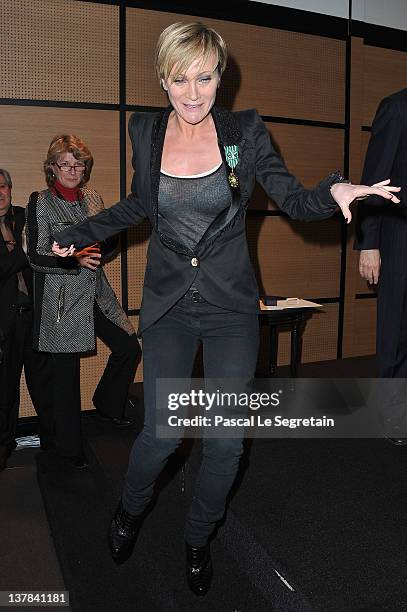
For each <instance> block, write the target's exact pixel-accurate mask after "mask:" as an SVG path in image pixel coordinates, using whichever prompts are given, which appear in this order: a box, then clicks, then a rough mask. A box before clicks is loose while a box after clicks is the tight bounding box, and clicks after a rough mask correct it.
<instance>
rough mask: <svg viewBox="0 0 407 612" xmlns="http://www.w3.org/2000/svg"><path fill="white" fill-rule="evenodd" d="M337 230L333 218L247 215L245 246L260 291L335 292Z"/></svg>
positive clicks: (330, 294) (331, 294) (325, 294)
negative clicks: (314, 221) (316, 219)
mask: <svg viewBox="0 0 407 612" xmlns="http://www.w3.org/2000/svg"><path fill="white" fill-rule="evenodd" d="M316 226H317V227H316ZM339 230H340V228H339V223H338V221H337V220H336V219H332V220H327V221H320V222H318V224H311V223H304V222H298V221H289V220H287V219H285V218H281V217H264V218H262V217H259V218H258V217H254V218H253V217H250V218H248V220H247V234H248V242H249V250H250V255H251V258H252V263H253V266H254V269H255V272H256V276H257V279H258V282H259V286H260V291H261V293H266V294H270V295H283V296H291V297H316V296H319V297H334V296H337V295H339V264H340V243H339Z"/></svg>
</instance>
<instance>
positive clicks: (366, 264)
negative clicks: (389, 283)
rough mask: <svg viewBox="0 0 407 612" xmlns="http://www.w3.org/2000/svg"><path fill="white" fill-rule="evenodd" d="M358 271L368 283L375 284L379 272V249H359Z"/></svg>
mask: <svg viewBox="0 0 407 612" xmlns="http://www.w3.org/2000/svg"><path fill="white" fill-rule="evenodd" d="M359 272H360V276H361V277H362V278H365V279H366V280H367V281H368V282H369V283H372V284H374V285H377V283H378V281H379V274H380V251H379V249H364V250H362V251H360V257H359Z"/></svg>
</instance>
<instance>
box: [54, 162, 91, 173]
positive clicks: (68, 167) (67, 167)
mask: <svg viewBox="0 0 407 612" xmlns="http://www.w3.org/2000/svg"><path fill="white" fill-rule="evenodd" d="M55 165H56V166H58V168H59V169H60V170H62V172H71V170H73V171H74V172H85V168H86V166H85V164H75V165H74V166H71V165H70V164H68V163H67V162H62V164H58V163H57V162H55Z"/></svg>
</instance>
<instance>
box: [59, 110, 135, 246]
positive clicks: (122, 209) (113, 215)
mask: <svg viewBox="0 0 407 612" xmlns="http://www.w3.org/2000/svg"><path fill="white" fill-rule="evenodd" d="M134 124H135V115H132V117H131V119H130V122H129V135H130V139H131V144H132V147H133V157H134V156H135V155H136V149H137V143H136V140H137V138H136V129H135V125H134ZM137 153H138V152H137ZM139 154H140V153H139ZM136 182H137V177H136V176H133V181H132V192H131V193H130V194H129V195H128V196H127V198H123V199H122V200H120V202H118V203H117V204H115V205H114V206H111V207H110V208H107V209H105V210H103V211H102V212H100V213H98V214H97V215H94V216H93V217H89V218H88V219H86V220H85V221H82V222H81V223H78V224H77V225H75V227H73V228H67V229H66V230H64V231H62V232H58V233H56V234H55V235H54V238H55V240H56V241H57V242H58V244H59V245H60V246H62V247H68V246H70V245H71V244H73V245H75V247H76V248H77V249H82V248H83V247H85V246H88V245H89V244H94V243H95V242H102V241H103V240H106V239H107V238H110V237H111V236H114V235H115V234H117V233H118V232H120V231H122V230H124V229H127V228H128V227H131V226H133V225H137V224H138V223H141V221H143V219H145V217H146V216H147V214H146V212H145V210H144V207H143V204H142V202H141V200H140V198H139V197H138V196H137V195H136V194H135V184H136Z"/></svg>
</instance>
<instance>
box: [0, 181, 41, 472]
mask: <svg viewBox="0 0 407 612" xmlns="http://www.w3.org/2000/svg"><path fill="white" fill-rule="evenodd" d="M11 190H12V182H11V177H10V174H9V173H8V172H7V170H4V169H0V327H1V330H0V349H1V353H0V471H1V470H4V468H5V467H6V465H7V459H8V457H9V456H10V454H11V452H12V451H13V449H14V448H15V447H16V441H15V434H16V426H17V419H18V411H19V405H20V378H21V373H22V369H23V367H24V374H25V379H26V383H27V387H28V391H29V393H30V397H31V400H32V403H33V405H34V408H35V411H36V412H37V414H38V417H39V434H40V440H41V447H42V448H45V449H48V448H50V447H52V445H53V422H52V421H53V419H52V400H51V398H50V396H49V394H48V393H47V392H46V390H47V389H49V386H50V384H51V367H50V362H49V357H48V356H47V355H45V354H42V353H38V352H37V351H34V350H33V279H32V271H31V269H30V266H29V263H28V259H27V256H26V253H25V250H24V248H25V240H24V238H25V236H24V231H23V228H24V225H25V213H24V208H22V207H21V206H14V205H12V204H11Z"/></svg>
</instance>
